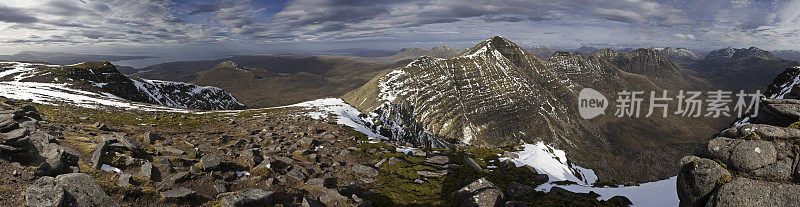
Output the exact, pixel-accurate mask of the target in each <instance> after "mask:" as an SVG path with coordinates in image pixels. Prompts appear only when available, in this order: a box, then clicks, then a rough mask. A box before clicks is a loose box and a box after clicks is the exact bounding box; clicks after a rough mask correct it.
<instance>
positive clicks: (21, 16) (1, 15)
mask: <svg viewBox="0 0 800 207" xmlns="http://www.w3.org/2000/svg"><path fill="white" fill-rule="evenodd" d="M38 21H39V19H38V18H36V17H34V16H31V15H29V14H26V13H24V12H23V10H22V9H14V8H9V7H5V6H2V5H0V22H8V23H34V22H38Z"/></svg>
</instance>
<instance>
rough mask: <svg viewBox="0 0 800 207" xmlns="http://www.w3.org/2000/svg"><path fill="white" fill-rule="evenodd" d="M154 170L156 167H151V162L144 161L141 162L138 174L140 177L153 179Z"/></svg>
mask: <svg viewBox="0 0 800 207" xmlns="http://www.w3.org/2000/svg"><path fill="white" fill-rule="evenodd" d="M154 170H157V169H155V168H153V163H151V162H145V163H144V164H142V167H141V168H140V169H139V174H141V175H142V177H145V178H147V179H148V180H154V179H155V177H154V176H153V175H154Z"/></svg>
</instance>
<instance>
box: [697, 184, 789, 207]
mask: <svg viewBox="0 0 800 207" xmlns="http://www.w3.org/2000/svg"><path fill="white" fill-rule="evenodd" d="M798 204H800V185H795V184H784V183H776V182H767V181H760V180H751V179H748V178H741V177H738V178H735V179H733V181H731V182H730V183H727V184H725V185H723V186H721V187H720V188H719V190H718V191H717V192H716V193H715V194H714V195H713V196H712V197H711V199H709V201H708V205H707V206H797V205H798Z"/></svg>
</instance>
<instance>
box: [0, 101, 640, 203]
mask: <svg viewBox="0 0 800 207" xmlns="http://www.w3.org/2000/svg"><path fill="white" fill-rule="evenodd" d="M29 104H30V103H26V102H24V101H8V100H5V99H2V98H0V108H1V109H0V110H5V109H13V111H3V112H2V113H0V118H3V117H5V118H4V119H0V125H3V128H2V131H0V133H2V134H0V136H2V137H3V138H4V141H3V142H2V143H0V144H2V145H0V147H2V150H3V151H0V166H2V167H0V195H2V196H0V206H21V205H26V204H30V205H34V204H41V203H48V202H49V203H50V204H54V205H55V204H59V203H65V202H66V203H68V204H73V205H79V204H81V203H84V204H87V203H88V204H91V203H94V204H99V203H103V205H105V204H108V205H116V204H118V205H121V206H163V205H177V206H217V205H221V206H242V205H277V206H304V205H308V206H316V205H327V206H397V205H431V206H447V205H451V204H455V203H476V202H475V201H485V200H491V201H493V202H491V204H492V205H494V204H497V205H499V204H503V205H506V206H528V205H585V206H597V205H605V206H614V205H624V204H625V203H622V204H620V203H615V202H612V201H599V200H597V196H592V195H582V194H574V193H571V192H568V191H558V193H544V192H537V191H533V190H532V189H533V188H534V187H536V186H537V185H539V184H541V183H543V182H545V181H546V180H547V177H546V176H544V175H539V174H537V173H536V172H535V170H533V169H531V168H526V167H520V168H517V167H515V166H513V164H509V163H500V162H499V160H498V159H497V158H499V156H500V154H502V153H503V152H504V151H510V150H514V148H513V146H510V147H508V148H504V149H484V148H479V147H458V148H457V149H425V150H420V151H416V152H413V153H409V154H404V153H402V152H397V149H396V148H397V147H396V145H395V144H394V143H390V142H382V141H375V140H373V141H370V140H368V139H366V137H365V136H364V135H363V134H361V133H358V132H355V131H353V130H352V129H351V128H348V127H343V126H340V125H337V124H335V123H334V122H332V121H329V120H314V119H310V118H307V117H305V116H302V114H304V112H303V111H302V110H301V109H265V110H249V111H235V112H211V113H204V114H179V113H164V112H140V111H138V112H131V111H106V110H95V109H85V108H73V107H67V106H61V107H54V106H47V105H35V104H34V106H35V107H30V106H26V105H29ZM23 106H26V107H23ZM2 114H11V115H2ZM9 117H10V118H9ZM8 119H14V120H16V121H14V122H9V121H5V120H8ZM9 123H11V124H10V125H9ZM25 127H32V128H28V130H29V131H32V132H33V133H27V134H26V133H22V134H24V135H20V134H19V131H15V130H19V129H21V128H25ZM12 132H13V133H12ZM467 158H469V159H467ZM466 160H471V161H472V162H470V163H472V165H470V164H468V163H467V162H466ZM65 176H68V177H73V178H76V179H66V180H67V181H69V182H78V181H79V182H80V183H84V184H82V185H70V184H69V183H67V181H61V180H65V179H62V177H65ZM78 178H79V179H78ZM476 181H482V182H479V183H480V184H481V185H487V186H490V188H489V189H493V190H491V191H487V192H484V191H483V190H481V189H483V188H480V189H478V190H479V191H474V190H475V189H472V191H471V190H470V189H471V188H470V187H469V186H475V185H471V184H470V183H473V182H476ZM483 181H485V182H483ZM487 182H488V183H487ZM54 186H55V188H51V187H54ZM59 186H60V187H59ZM47 189H54V190H47ZM484 190H486V189H484ZM465 191H466V192H465ZM456 192H464V193H456ZM89 194H91V195H97V196H95V197H93V198H92V199H89V198H84V197H85V195H89ZM103 194H105V195H107V196H102V195H103ZM23 195H24V196H23ZM81 196H83V197H81ZM64 198H75V199H81V200H80V201H78V200H75V199H71V200H70V199H64ZM37 202H38V203H37ZM479 204H480V203H479ZM43 205H44V204H43Z"/></svg>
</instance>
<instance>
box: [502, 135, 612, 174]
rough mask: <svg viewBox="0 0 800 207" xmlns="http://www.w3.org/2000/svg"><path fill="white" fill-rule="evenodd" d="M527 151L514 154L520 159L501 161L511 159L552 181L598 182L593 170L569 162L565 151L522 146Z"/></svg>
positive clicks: (536, 146) (518, 165)
mask: <svg viewBox="0 0 800 207" xmlns="http://www.w3.org/2000/svg"><path fill="white" fill-rule="evenodd" d="M522 146H523V147H524V148H525V149H523V150H522V151H519V152H512V153H514V154H516V155H517V156H519V158H508V157H505V158H500V161H505V160H506V159H511V161H513V162H514V164H516V165H517V167H522V166H525V165H528V166H531V167H533V168H535V169H536V171H537V172H538V173H542V174H547V176H549V177H550V181H561V180H569V181H573V182H576V183H581V184H592V183H594V182H595V181H597V175H595V174H594V171H593V170H590V169H586V168H582V167H579V166H576V165H573V164H572V163H571V162H567V154H566V153H565V152H564V151H563V150H558V149H555V148H553V147H552V146H549V145H547V144H545V143H544V142H541V141H540V142H537V143H536V144H525V145H522Z"/></svg>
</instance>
